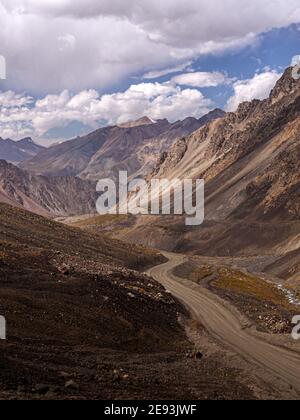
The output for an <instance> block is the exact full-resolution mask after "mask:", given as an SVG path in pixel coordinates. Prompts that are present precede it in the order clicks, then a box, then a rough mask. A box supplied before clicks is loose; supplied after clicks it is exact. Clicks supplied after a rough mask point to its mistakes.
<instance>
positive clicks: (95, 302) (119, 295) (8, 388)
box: [0, 205, 255, 400]
mask: <svg viewBox="0 0 300 420" xmlns="http://www.w3.org/2000/svg"><path fill="white" fill-rule="evenodd" d="M0 221H1V224H0V286H1V287H0V314H1V315H3V316H5V317H6V320H7V340H6V341H1V342H0V399H46V400H51V399H120V398H122V399H123V398H124V399H131V398H137V399H138V398H140V399H145V398H146V399H182V398H183V399H197V398H202V399H237V398H238V399H252V398H255V395H254V392H253V389H252V388H251V385H245V381H244V382H241V380H240V377H239V374H240V373H239V370H238V369H232V367H228V366H227V365H226V363H224V361H223V360H222V357H220V355H211V354H203V352H201V349H195V348H194V344H192V343H191V342H190V341H189V339H188V338H187V335H186V333H185V330H184V328H183V326H182V324H180V323H179V319H184V318H185V317H186V316H187V314H186V312H185V310H184V308H183V307H182V306H181V305H180V304H179V303H178V302H177V301H175V300H174V299H173V297H172V296H171V295H170V294H169V293H167V292H166V291H165V290H164V289H163V287H162V286H160V285H159V284H158V283H156V282H155V281H154V280H153V279H152V278H150V277H149V276H147V275H145V274H142V273H140V272H138V271H134V270H132V269H131V268H129V267H134V268H136V269H138V268H139V269H140V270H142V269H144V270H146V268H147V266H149V264H154V263H155V260H156V263H157V264H159V263H160V262H161V261H163V259H161V258H162V257H161V256H160V255H159V254H157V253H155V252H154V251H151V250H147V251H146V250H144V249H143V248H137V247H134V246H132V245H129V246H127V245H124V244H122V243H119V242H117V241H112V240H110V239H108V238H105V237H101V236H97V235H90V234H88V233H85V232H82V231H80V230H78V229H74V228H68V227H65V226H63V225H60V224H58V223H55V222H52V221H50V220H47V219H44V218H41V217H38V216H34V215H32V214H30V213H27V212H24V211H23V210H17V209H13V208H12V207H9V206H4V205H1V206H0ZM143 267H144V268H143ZM200 354H201V357H200ZM220 354H221V355H222V353H220Z"/></svg>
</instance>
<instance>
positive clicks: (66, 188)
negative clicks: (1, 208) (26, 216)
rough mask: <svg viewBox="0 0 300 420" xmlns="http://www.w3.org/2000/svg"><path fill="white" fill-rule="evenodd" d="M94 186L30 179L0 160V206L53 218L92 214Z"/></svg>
mask: <svg viewBox="0 0 300 420" xmlns="http://www.w3.org/2000/svg"><path fill="white" fill-rule="evenodd" d="M96 199H97V197H96V189H95V185H94V184H93V183H91V182H89V181H84V180H82V179H80V178H76V177H68V176H65V177H53V178H49V177H44V176H40V175H32V174H29V173H28V172H26V171H23V170H22V169H20V168H18V167H16V166H14V165H12V164H11V163H7V162H6V161H4V160H0V202H2V203H6V204H10V205H12V206H16V207H20V208H24V209H26V210H29V211H32V212H34V213H37V214H40V215H44V216H48V217H53V216H70V215H76V214H87V213H94V212H95V203H96Z"/></svg>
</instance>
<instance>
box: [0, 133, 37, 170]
mask: <svg viewBox="0 0 300 420" xmlns="http://www.w3.org/2000/svg"><path fill="white" fill-rule="evenodd" d="M44 149H45V147H43V146H40V145H38V144H36V143H34V141H33V140H32V139H31V138H30V137H26V138H24V139H22V140H19V141H13V140H11V139H5V140H4V139H2V138H0V159H3V160H6V161H8V162H11V163H16V164H18V163H20V162H23V161H24V160H27V159H30V158H32V157H33V156H35V155H37V154H38V153H39V152H41V151H42V150H44Z"/></svg>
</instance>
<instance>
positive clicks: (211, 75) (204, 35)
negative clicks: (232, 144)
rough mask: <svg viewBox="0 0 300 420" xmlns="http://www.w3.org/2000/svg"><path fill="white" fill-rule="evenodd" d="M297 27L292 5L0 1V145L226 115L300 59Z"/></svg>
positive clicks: (219, 0) (279, 0)
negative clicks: (142, 122)
mask: <svg viewBox="0 0 300 420" xmlns="http://www.w3.org/2000/svg"><path fill="white" fill-rule="evenodd" d="M298 22H300V5H299V1H298V0H285V1H284V0H253V2H251V3H249V2H248V1H246V0H210V1H209V2H207V1H206V0H186V1H185V2H182V1H181V0H164V2H163V3H162V2H161V1H160V0H126V1H125V2H124V1H122V2H119V1H118V0H114V1H111V0H110V1H108V0H72V1H71V0H57V1H56V2H55V3H53V1H51V0H9V1H8V0H0V54H1V55H3V56H4V57H5V59H6V62H7V80H5V81H3V80H0V137H3V138H6V137H10V138H13V139H19V138H22V137H24V136H32V137H33V138H34V139H35V140H37V141H39V142H43V143H47V144H50V143H51V142H56V141H62V140H64V139H68V138H72V137H75V136H77V135H82V134H84V133H86V132H88V131H91V130H93V129H96V128H98V127H100V126H103V125H107V124H118V123H122V122H124V121H127V120H131V119H136V118H139V117H141V116H143V115H148V116H149V117H151V118H153V119H159V118H168V119H169V120H170V121H175V120H178V119H183V118H185V117H187V116H194V117H195V118H199V117H201V116H202V115H203V114H205V113H206V112H208V111H210V110H211V109H213V108H215V107H220V108H223V109H226V110H228V111H233V110H235V108H236V107H237V106H238V105H239V103H240V102H242V101H245V100H252V99H254V98H257V99H263V98H265V97H266V96H268V94H269V92H270V90H271V88H272V87H273V86H274V84H275V83H276V81H277V80H278V78H279V77H280V75H281V74H282V72H283V70H284V69H285V68H286V67H288V66H289V65H290V63H291V60H292V58H293V57H294V56H295V55H300V42H299V40H300V30H299V28H300V26H299V23H298Z"/></svg>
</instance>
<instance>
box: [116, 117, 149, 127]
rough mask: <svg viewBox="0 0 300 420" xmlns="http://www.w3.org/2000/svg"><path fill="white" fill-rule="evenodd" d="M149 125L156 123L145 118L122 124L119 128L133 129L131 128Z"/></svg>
mask: <svg viewBox="0 0 300 420" xmlns="http://www.w3.org/2000/svg"><path fill="white" fill-rule="evenodd" d="M151 124H156V121H154V120H152V119H151V118H149V117H147V116H145V117H142V118H139V119H138V120H135V121H128V122H126V123H124V124H119V127H121V128H133V127H140V126H143V125H151Z"/></svg>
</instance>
